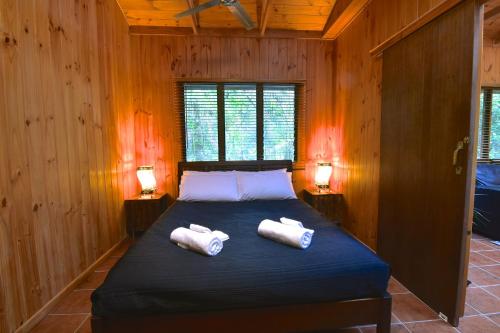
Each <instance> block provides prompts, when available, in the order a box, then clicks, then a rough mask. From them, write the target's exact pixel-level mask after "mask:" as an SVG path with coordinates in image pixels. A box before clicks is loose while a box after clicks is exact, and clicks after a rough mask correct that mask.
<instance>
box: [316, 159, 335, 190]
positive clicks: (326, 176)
mask: <svg viewBox="0 0 500 333" xmlns="http://www.w3.org/2000/svg"><path fill="white" fill-rule="evenodd" d="M331 175H332V164H331V163H329V162H327V163H318V164H317V167H316V175H315V177H314V184H315V185H316V186H318V187H319V188H328V187H330V176H331Z"/></svg>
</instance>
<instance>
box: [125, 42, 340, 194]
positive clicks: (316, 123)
mask: <svg viewBox="0 0 500 333" xmlns="http://www.w3.org/2000/svg"><path fill="white" fill-rule="evenodd" d="M131 38H132V39H131V43H132V48H131V49H132V53H133V56H132V60H133V72H134V75H133V77H134V83H133V84H134V87H133V89H132V90H133V91H134V94H135V95H134V112H135V141H136V159H137V163H139V164H152V165H155V170H156V173H157V179H158V185H159V188H160V190H161V191H162V192H167V193H169V194H170V195H171V196H172V197H174V198H175V197H176V196H177V191H178V189H177V179H176V175H177V162H178V161H179V160H181V156H182V154H181V148H182V145H183V143H182V142H181V138H180V133H179V128H178V126H177V114H176V110H175V102H174V99H175V97H176V96H175V85H176V81H177V80H209V81H210V80H213V81H241V82H245V81H285V82H287V81H301V82H304V83H305V89H306V108H305V109H306V110H305V115H304V116H305V119H304V120H303V121H304V122H305V124H306V126H305V134H304V135H305V140H303V141H304V146H303V147H300V146H299V149H302V150H303V152H302V154H301V155H302V156H305V157H304V158H303V161H300V163H298V164H300V166H299V168H300V169H304V168H305V169H306V170H296V172H294V183H295V186H296V189H297V191H299V192H300V191H301V190H302V189H303V188H304V187H305V185H306V183H307V182H309V183H312V172H313V168H312V166H314V163H315V161H316V159H317V158H318V157H320V158H331V157H332V155H331V149H330V147H331V145H332V144H333V143H332V140H333V138H332V133H334V131H333V130H332V128H331V124H332V123H333V110H332V105H333V103H332V101H333V52H334V49H333V43H332V42H329V41H310V40H308V41H306V40H295V39H262V40H257V39H250V38H219V37H187V38H182V37H165V36H131ZM299 154H300V153H299Z"/></svg>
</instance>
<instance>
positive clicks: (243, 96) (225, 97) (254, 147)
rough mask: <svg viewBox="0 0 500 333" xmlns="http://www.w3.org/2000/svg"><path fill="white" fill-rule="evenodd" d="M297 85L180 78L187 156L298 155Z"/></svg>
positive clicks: (278, 157)
mask: <svg viewBox="0 0 500 333" xmlns="http://www.w3.org/2000/svg"><path fill="white" fill-rule="evenodd" d="M300 86H301V85H297V84H265V83H183V84H182V86H181V88H182V94H181V95H182V96H183V108H182V112H183V115H182V120H183V132H184V133H183V134H184V141H185V160H186V161H189V162H191V161H224V160H226V161H243V160H262V159H264V160H296V155H297V151H296V150H297V149H296V147H297V106H298V103H297V100H298V97H297V95H298V89H299V87H300Z"/></svg>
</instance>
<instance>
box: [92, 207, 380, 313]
mask: <svg viewBox="0 0 500 333" xmlns="http://www.w3.org/2000/svg"><path fill="white" fill-rule="evenodd" d="M281 216H286V217H289V218H293V219H297V220H300V221H303V223H304V226H305V227H307V228H312V229H314V230H315V231H316V232H315V234H314V237H313V241H312V244H311V246H310V247H309V248H308V249H307V250H299V249H295V248H292V247H288V246H286V245H282V244H278V243H275V242H273V241H270V240H267V239H264V238H261V237H260V236H258V235H257V226H258V224H259V223H260V221H262V220H263V219H265V218H270V219H279V218H280V217H281ZM190 223H197V224H201V225H204V226H207V227H209V228H211V229H218V230H221V231H224V232H226V233H228V234H229V235H230V240H228V241H226V242H224V249H223V250H222V252H221V253H220V254H219V255H217V256H216V257H204V256H202V255H200V254H197V253H193V252H190V251H186V250H183V249H181V248H180V247H178V246H177V245H175V244H173V243H171V242H170V240H169V236H170V233H171V231H172V230H173V229H174V228H177V227H179V226H185V227H189V224H190ZM389 274H390V273H389V266H388V265H387V264H386V263H384V262H383V261H382V260H381V259H380V258H378V257H377V256H376V255H375V254H373V253H372V252H371V251H370V250H369V249H368V248H367V247H365V246H364V245H363V244H361V243H360V242H358V241H357V240H355V239H354V238H352V237H351V236H349V235H347V234H346V233H345V232H343V231H342V230H340V229H339V228H337V227H336V226H334V225H333V224H332V223H331V222H329V221H328V220H326V219H325V218H323V217H322V216H321V215H319V214H318V213H317V212H316V211H314V210H313V209H312V208H311V207H309V206H307V205H306V204H304V203H303V202H301V201H299V200H279V201H250V202H215V203H214V202H211V203H208V202H176V203H175V204H174V206H173V207H171V208H170V209H169V210H168V211H167V212H166V213H165V214H163V215H162V216H161V217H160V218H159V220H158V221H157V222H156V223H155V224H154V225H153V226H152V227H151V228H150V229H149V231H147V232H146V233H145V234H144V235H143V237H142V238H141V239H140V240H139V241H138V242H137V243H136V244H135V245H134V246H132V247H131V248H130V249H129V251H128V252H127V253H126V254H125V255H124V256H123V258H122V259H121V260H120V261H119V262H118V263H117V264H116V266H115V267H114V268H113V269H112V270H111V271H110V272H109V274H108V276H107V278H106V280H105V281H104V283H103V284H102V286H100V287H99V288H98V289H97V290H96V291H95V292H94V293H93V294H92V304H93V306H92V312H93V314H94V315H97V316H116V315H123V314H152V313H174V312H194V311H209V310H220V309H229V308H231V309H233V308H255V307H264V306H276V305H289V304H305V303H317V302H328V301H337V300H346V299H356V298H363V297H377V296H383V295H384V294H385V291H386V288H387V281H388V279H389Z"/></svg>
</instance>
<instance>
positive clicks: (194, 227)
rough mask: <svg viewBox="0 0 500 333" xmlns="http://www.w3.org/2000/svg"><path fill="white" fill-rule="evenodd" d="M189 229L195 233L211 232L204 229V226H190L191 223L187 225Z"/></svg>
mask: <svg viewBox="0 0 500 333" xmlns="http://www.w3.org/2000/svg"><path fill="white" fill-rule="evenodd" d="M189 229H191V230H193V231H196V232H212V230H210V229H209V228H207V227H204V226H202V225H198V224H192V223H191V224H190V225H189Z"/></svg>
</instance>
